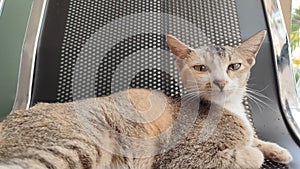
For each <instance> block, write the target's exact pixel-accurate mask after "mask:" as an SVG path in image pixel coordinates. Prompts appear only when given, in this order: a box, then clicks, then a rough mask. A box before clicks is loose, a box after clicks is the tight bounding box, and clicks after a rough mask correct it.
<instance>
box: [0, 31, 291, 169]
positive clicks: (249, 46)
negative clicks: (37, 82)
mask: <svg viewBox="0 0 300 169" xmlns="http://www.w3.org/2000/svg"><path fill="white" fill-rule="evenodd" d="M264 35H265V32H260V33H258V34H256V35H255V36H254V37H252V38H251V39H249V40H247V41H246V42H244V43H243V44H242V45H241V46H239V47H237V48H231V47H224V48H223V47H215V46H209V47H203V48H200V49H197V50H193V49H191V48H189V47H188V46H186V45H184V44H183V43H182V42H180V41H178V40H177V39H176V38H174V37H172V36H168V37H167V40H168V44H169V47H170V48H171V50H172V52H173V53H174V55H175V56H176V64H177V66H178V69H179V70H180V72H181V75H182V80H183V84H184V86H185V88H187V90H186V91H187V93H186V95H183V97H182V99H174V98H171V97H167V96H165V95H164V94H163V93H161V92H157V91H152V90H146V89H129V90H126V91H122V92H119V93H115V94H112V95H110V96H106V97H100V98H91V99H86V100H80V101H75V102H71V103H56V104H46V103H40V104H38V105H36V106H34V107H32V108H30V109H29V110H20V111H14V112H12V113H11V114H10V115H9V116H8V118H7V119H6V120H4V121H3V123H2V129H1V138H0V169H2V168H7V169H25V168H26V169H27V168H37V169H42V168H59V169H64V168H66V169H68V168H74V169H77V168H78V169H80V168H83V169H89V168H99V169H100V168H120V169H121V168H136V169H140V168H174V169H175V168H201V169H202V168H216V169H229V168H230V169H235V168H236V169H245V168H249V169H252V168H253V169H255V168H259V167H260V166H261V165H262V163H263V161H264V156H265V157H266V158H269V159H271V160H275V161H277V162H282V163H288V162H289V161H291V159H292V158H291V156H290V154H289V153H288V152H287V151H286V150H285V149H283V148H281V147H279V146H278V145H276V144H274V143H268V142H264V141H261V140H259V139H256V138H254V132H253V129H252V127H251V126H250V124H249V122H248V121H247V119H246V116H245V114H244V108H243V105H242V98H243V97H244V95H245V94H246V85H247V80H248V78H249V75H250V68H251V67H252V66H253V64H254V61H255V55H256V53H257V51H258V49H259V48H260V45H261V43H262V41H263V39H264ZM185 96H186V97H185Z"/></svg>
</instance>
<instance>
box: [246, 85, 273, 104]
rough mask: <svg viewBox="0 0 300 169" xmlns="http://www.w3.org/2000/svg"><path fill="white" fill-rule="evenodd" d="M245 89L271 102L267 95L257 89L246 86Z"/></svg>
mask: <svg viewBox="0 0 300 169" xmlns="http://www.w3.org/2000/svg"><path fill="white" fill-rule="evenodd" d="M265 89H266V88H264V89H262V90H261V91H263V90H265ZM246 91H247V92H249V93H252V94H253V95H256V96H258V97H262V98H265V99H267V100H269V101H271V102H273V100H271V99H270V98H269V97H267V96H266V95H264V94H262V93H260V92H261V91H259V90H255V89H251V88H248V87H247V88H246Z"/></svg>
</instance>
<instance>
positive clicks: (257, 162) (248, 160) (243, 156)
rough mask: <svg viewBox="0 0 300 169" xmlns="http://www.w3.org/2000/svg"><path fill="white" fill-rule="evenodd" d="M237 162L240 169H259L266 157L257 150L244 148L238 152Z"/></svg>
mask: <svg viewBox="0 0 300 169" xmlns="http://www.w3.org/2000/svg"><path fill="white" fill-rule="evenodd" d="M236 162H237V164H238V166H239V168H243V169H259V168H260V167H261V166H262V164H263V162H264V155H263V153H262V152H261V151H260V150H259V149H257V148H254V147H244V148H242V149H238V150H236Z"/></svg>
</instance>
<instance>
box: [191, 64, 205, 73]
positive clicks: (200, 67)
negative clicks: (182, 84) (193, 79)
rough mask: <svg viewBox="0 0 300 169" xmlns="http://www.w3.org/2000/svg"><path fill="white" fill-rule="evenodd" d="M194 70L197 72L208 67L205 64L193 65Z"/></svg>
mask: <svg viewBox="0 0 300 169" xmlns="http://www.w3.org/2000/svg"><path fill="white" fill-rule="evenodd" d="M193 67H194V69H195V70H197V71H199V72H206V71H207V70H208V69H207V67H206V66H205V65H195V66H193Z"/></svg>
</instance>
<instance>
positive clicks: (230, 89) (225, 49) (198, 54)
mask: <svg viewBox="0 0 300 169" xmlns="http://www.w3.org/2000/svg"><path fill="white" fill-rule="evenodd" d="M265 35H266V31H265V30H263V31H260V32H258V33H256V34H255V35H254V36H252V37H251V38H249V39H248V40H246V41H245V42H243V43H242V44H241V45H239V46H237V47H229V46H214V45H211V46H204V47H200V48H197V49H193V48H191V47H189V46H187V45H185V44H184V43H183V42H181V41H179V40H178V39H176V38H175V37H174V36H171V35H168V36H167V43H168V46H169V47H170V49H171V51H172V53H173V54H174V56H175V60H176V65H177V68H178V69H179V71H180V73H181V78H182V81H183V85H184V87H185V88H186V89H187V91H188V92H190V93H197V94H198V95H200V96H201V97H202V98H204V99H206V100H211V99H212V98H216V97H213V96H224V97H223V98H225V97H226V98H227V99H231V98H232V96H236V95H239V96H240V95H241V96H243V95H244V94H245V91H246V86H247V81H248V79H249V76H250V69H251V67H252V66H253V65H254V64H255V57H256V54H257V53H258V51H259V49H260V46H261V44H262V43H263V40H264V38H265ZM211 101H213V100H211Z"/></svg>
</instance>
